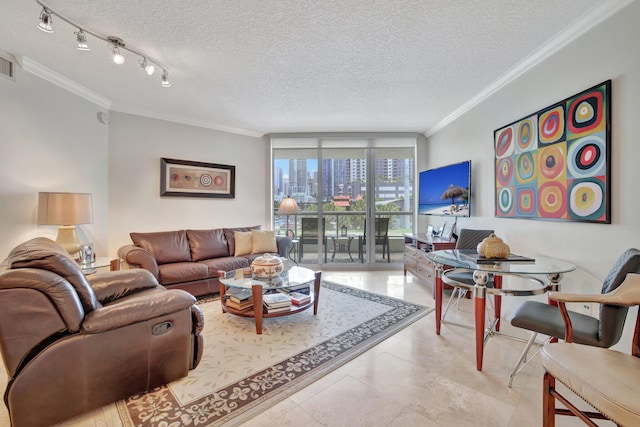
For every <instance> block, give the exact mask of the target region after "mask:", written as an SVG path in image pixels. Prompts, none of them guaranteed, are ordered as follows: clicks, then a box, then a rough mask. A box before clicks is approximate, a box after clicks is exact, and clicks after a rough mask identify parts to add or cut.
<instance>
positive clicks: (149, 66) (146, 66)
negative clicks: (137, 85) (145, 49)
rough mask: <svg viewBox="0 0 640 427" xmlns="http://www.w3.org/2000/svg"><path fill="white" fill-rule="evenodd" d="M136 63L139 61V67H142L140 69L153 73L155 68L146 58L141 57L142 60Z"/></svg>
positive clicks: (149, 73)
mask: <svg viewBox="0 0 640 427" xmlns="http://www.w3.org/2000/svg"><path fill="white" fill-rule="evenodd" d="M138 63H140V67H142V69H143V70H145V71H146V72H147V74H148V75H150V76H151V75H153V72H154V71H155V70H156V67H154V65H153V64H149V63H148V62H147V58H142V60H141V61H138Z"/></svg>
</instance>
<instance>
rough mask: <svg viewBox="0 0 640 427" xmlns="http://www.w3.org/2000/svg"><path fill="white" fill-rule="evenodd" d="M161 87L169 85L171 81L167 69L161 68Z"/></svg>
mask: <svg viewBox="0 0 640 427" xmlns="http://www.w3.org/2000/svg"><path fill="white" fill-rule="evenodd" d="M160 86H162V87H169V86H171V82H169V72H168V71H167V70H162V83H160Z"/></svg>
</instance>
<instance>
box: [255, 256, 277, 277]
mask: <svg viewBox="0 0 640 427" xmlns="http://www.w3.org/2000/svg"><path fill="white" fill-rule="evenodd" d="M283 270H284V265H283V263H282V258H280V257H277V256H274V255H271V254H264V255H262V256H259V257H258V258H256V259H254V260H253V262H252V263H251V272H252V273H253V276H254V277H255V278H258V279H267V280H268V279H272V278H274V277H276V276H278V275H280V273H282V271H283Z"/></svg>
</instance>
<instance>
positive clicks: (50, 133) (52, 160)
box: [0, 64, 108, 261]
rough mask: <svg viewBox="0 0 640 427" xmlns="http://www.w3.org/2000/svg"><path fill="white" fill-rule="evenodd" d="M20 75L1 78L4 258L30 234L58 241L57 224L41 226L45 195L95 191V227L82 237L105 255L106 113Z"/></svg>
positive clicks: (0, 244)
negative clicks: (42, 194) (40, 196)
mask: <svg viewBox="0 0 640 427" xmlns="http://www.w3.org/2000/svg"><path fill="white" fill-rule="evenodd" d="M15 70H16V81H15V82H13V81H11V80H8V79H5V78H1V77H0V261H2V259H4V257H5V256H6V255H7V254H8V252H9V251H10V250H11V249H12V248H13V247H15V246H16V245H17V244H19V243H22V242H23V241H25V240H28V239H30V238H32V237H36V236H44V237H50V238H52V239H55V238H56V235H57V227H56V226H38V225H37V206H38V192H40V191H68V192H79V193H85V192H86V193H92V194H93V214H94V222H93V224H87V225H80V226H78V237H79V239H80V241H81V242H82V243H88V242H93V243H94V245H95V248H96V253H97V254H98V255H106V252H107V232H108V228H107V204H108V198H107V183H108V177H107V173H108V171H107V154H108V150H107V144H108V127H107V126H105V125H103V124H102V123H100V122H99V121H98V119H97V113H98V111H100V108H99V107H97V106H96V105H95V104H93V103H91V102H89V101H86V100H84V99H82V98H80V97H78V96H76V95H74V94H72V93H70V92H68V91H66V90H64V89H61V88H59V87H57V86H55V85H52V84H50V83H48V82H46V81H45V80H42V79H40V78H39V77H35V76H34V75H32V74H30V73H27V72H24V71H23V70H21V69H20V68H19V67H18V66H17V64H16V67H15Z"/></svg>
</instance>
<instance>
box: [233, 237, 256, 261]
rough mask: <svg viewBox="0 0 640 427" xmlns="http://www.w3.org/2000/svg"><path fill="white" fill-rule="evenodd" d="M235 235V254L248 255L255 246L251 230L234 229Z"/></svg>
mask: <svg viewBox="0 0 640 427" xmlns="http://www.w3.org/2000/svg"><path fill="white" fill-rule="evenodd" d="M233 237H234V239H235V241H236V251H235V253H234V255H235V256H241V255H247V254H250V253H251V249H252V248H253V238H252V234H251V232H250V231H234V232H233Z"/></svg>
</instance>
